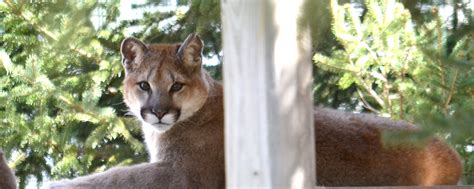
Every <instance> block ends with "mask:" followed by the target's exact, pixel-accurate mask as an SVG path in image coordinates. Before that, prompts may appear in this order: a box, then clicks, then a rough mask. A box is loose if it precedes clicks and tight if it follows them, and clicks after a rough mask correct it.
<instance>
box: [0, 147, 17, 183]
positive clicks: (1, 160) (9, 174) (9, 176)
mask: <svg viewBox="0 0 474 189" xmlns="http://www.w3.org/2000/svg"><path fill="white" fill-rule="evenodd" d="M15 188H16V180H15V175H14V174H13V171H12V170H11V169H10V168H9V167H8V165H7V160H6V159H5V157H4V156H3V151H2V150H0V189H15Z"/></svg>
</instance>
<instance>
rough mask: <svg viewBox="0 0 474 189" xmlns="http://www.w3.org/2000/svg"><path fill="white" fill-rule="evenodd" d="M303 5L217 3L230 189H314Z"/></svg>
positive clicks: (293, 1) (290, 0) (245, 0)
mask: <svg viewBox="0 0 474 189" xmlns="http://www.w3.org/2000/svg"><path fill="white" fill-rule="evenodd" d="M302 4H303V2H302V0H283V1H278V0H255V1H254V0H222V1H221V10H222V22H223V49H224V72H223V73H224V87H225V88H224V90H225V142H226V144H225V145H226V146H225V149H226V150H225V153H226V181H227V187H228V188H249V187H266V188H312V187H314V186H315V183H316V182H315V160H314V159H315V148H314V131H313V117H312V116H313V108H312V95H311V86H312V67H311V61H310V41H309V37H308V36H309V32H308V31H306V30H304V29H303V28H304V27H302V25H298V16H299V15H300V12H301V6H302Z"/></svg>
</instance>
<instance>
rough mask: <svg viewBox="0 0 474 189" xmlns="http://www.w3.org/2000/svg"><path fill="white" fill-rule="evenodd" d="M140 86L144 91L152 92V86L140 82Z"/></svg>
mask: <svg viewBox="0 0 474 189" xmlns="http://www.w3.org/2000/svg"><path fill="white" fill-rule="evenodd" d="M138 86H140V89H142V90H144V91H149V90H150V84H149V83H148V82H146V81H142V82H139V83H138Z"/></svg>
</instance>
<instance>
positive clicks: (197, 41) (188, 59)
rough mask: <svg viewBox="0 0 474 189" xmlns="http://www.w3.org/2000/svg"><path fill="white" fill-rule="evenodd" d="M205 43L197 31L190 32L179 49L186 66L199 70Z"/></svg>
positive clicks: (179, 54) (180, 57)
mask: <svg viewBox="0 0 474 189" xmlns="http://www.w3.org/2000/svg"><path fill="white" fill-rule="evenodd" d="M203 46H204V43H203V42H202V40H201V38H200V37H199V35H197V34H196V33H192V34H189V35H188V37H187V38H186V40H184V42H183V43H182V44H181V46H180V47H179V49H178V52H177V55H178V58H179V59H180V60H181V63H183V64H184V66H186V67H188V68H190V69H191V71H195V70H199V69H200V68H201V64H202V48H203Z"/></svg>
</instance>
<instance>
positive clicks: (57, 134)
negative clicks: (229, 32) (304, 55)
mask: <svg viewBox="0 0 474 189" xmlns="http://www.w3.org/2000/svg"><path fill="white" fill-rule="evenodd" d="M304 7H305V8H304V12H303V14H302V20H303V21H306V22H309V24H310V26H311V29H312V32H311V35H312V44H313V51H314V54H315V56H314V58H313V59H314V63H315V64H314V65H315V66H314V78H315V79H314V80H315V83H314V102H315V103H314V105H322V106H328V107H333V108H338V109H343V110H346V111H355V112H374V113H377V114H379V115H381V116H390V117H392V118H393V119H405V120H408V121H410V122H413V123H416V124H418V125H420V126H421V127H422V128H424V130H423V131H422V132H420V133H419V135H417V136H415V137H414V138H422V137H423V136H427V135H429V134H430V135H432V134H435V135H438V136H440V137H443V138H445V139H447V141H448V142H449V143H451V145H452V146H454V147H455V148H456V149H457V150H458V152H459V153H460V154H461V156H462V158H463V160H464V163H465V173H464V178H463V182H464V184H474V175H473V172H474V151H473V150H474V126H473V125H472V124H473V123H474V74H472V73H473V66H474V65H473V64H474V63H473V62H474V61H473V59H474V23H473V22H474V13H473V7H474V2H471V1H470V0H451V1H444V0H419V1H412V0H402V1H391V0H383V1H382V0H365V1H364V0H339V1H338V2H336V1H335V0H333V1H331V3H330V2H329V1H326V0H308V1H306V5H305V6H304ZM124 8H125V9H124ZM0 23H1V24H0V122H1V123H0V137H1V138H2V140H1V141H0V147H1V148H3V149H4V151H5V152H6V154H7V156H8V157H7V158H8V159H9V160H10V165H12V166H13V167H14V168H15V169H16V175H17V177H18V179H19V183H20V188H25V187H26V185H27V184H28V183H37V184H38V186H39V184H41V182H42V181H44V180H50V179H59V178H72V177H76V176H79V175H85V174H89V173H93V172H100V171H103V170H105V169H108V168H110V167H113V166H117V165H130V164H135V163H138V162H144V161H146V152H145V149H144V147H143V144H142V143H141V141H142V136H141V133H140V128H139V126H138V123H137V122H136V121H135V120H134V119H133V118H132V117H131V116H129V114H128V112H127V108H126V106H125V105H124V103H123V102H122V94H121V90H122V89H121V81H122V79H123V76H124V75H123V71H122V67H121V65H120V58H121V57H120V53H119V46H120V42H121V40H122V39H123V38H124V37H125V36H135V37H137V38H139V39H142V40H143V41H145V42H148V43H174V42H179V41H181V40H183V39H184V38H185V37H186V36H187V35H188V34H189V33H190V32H198V33H199V34H200V35H201V37H202V38H203V40H204V42H205V45H206V46H205V49H204V56H206V58H207V62H208V63H209V62H210V63H211V64H208V65H206V68H207V69H208V70H209V71H210V72H211V74H212V75H213V76H214V77H215V78H217V79H220V78H222V77H221V71H220V69H221V65H222V62H221V60H222V51H221V38H220V36H221V33H220V32H221V29H220V6H219V1H217V0H193V1H188V0H149V1H143V2H141V3H131V2H127V1H122V2H120V1H118V0H99V1H88V0H84V1H65V0H55V1H37V2H35V1H9V0H5V1H3V2H0ZM387 136H388V137H387V138H396V139H397V140H412V139H413V136H411V137H407V136H401V135H387Z"/></svg>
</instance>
